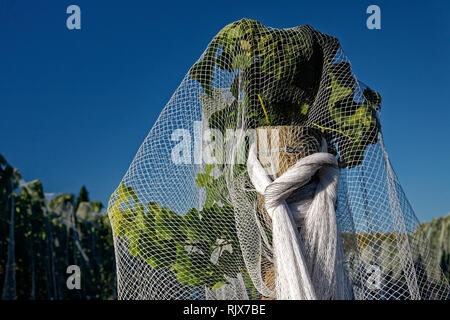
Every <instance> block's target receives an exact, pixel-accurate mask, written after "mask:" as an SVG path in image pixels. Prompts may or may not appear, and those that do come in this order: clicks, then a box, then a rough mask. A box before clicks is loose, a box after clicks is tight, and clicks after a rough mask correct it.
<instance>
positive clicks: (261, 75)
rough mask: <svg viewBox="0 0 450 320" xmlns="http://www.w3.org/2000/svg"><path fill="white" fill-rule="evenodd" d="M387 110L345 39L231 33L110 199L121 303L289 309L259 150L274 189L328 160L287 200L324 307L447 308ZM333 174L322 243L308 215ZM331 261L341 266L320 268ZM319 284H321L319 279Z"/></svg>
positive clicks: (307, 32)
mask: <svg viewBox="0 0 450 320" xmlns="http://www.w3.org/2000/svg"><path fill="white" fill-rule="evenodd" d="M380 104H381V96H380V94H379V93H377V92H376V91H374V90H372V89H370V88H369V87H367V86H366V85H364V84H363V83H361V82H359V81H358V80H357V78H356V77H355V75H354V74H353V72H352V69H351V65H350V62H349V60H348V58H347V57H346V56H345V54H344V53H343V51H342V49H341V47H340V44H339V41H338V40H337V39H336V38H333V37H331V36H329V35H326V34H323V33H320V32H318V31H316V30H314V29H313V28H311V27H310V26H300V27H294V28H290V29H274V28H268V27H265V26H263V25H262V24H260V23H259V22H257V21H254V20H248V19H242V20H239V21H237V22H234V23H232V24H229V25H227V26H226V27H225V28H223V29H222V30H221V31H220V32H219V33H218V34H217V35H216V36H215V37H214V38H213V40H212V41H211V42H210V43H209V45H208V46H207V48H206V51H205V52H204V53H203V55H202V56H201V57H200V59H199V60H198V61H197V62H196V63H195V64H194V65H193V66H192V68H191V69H190V70H189V72H188V74H187V75H186V76H185V78H184V79H183V81H182V83H181V85H180V86H179V87H178V89H177V90H176V91H175V93H174V95H173V96H172V98H171V99H170V101H169V102H168V104H167V105H166V106H165V108H164V109H163V111H162V112H161V114H160V116H159V118H158V120H157V121H156V123H155V125H154V126H153V128H152V129H151V130H150V133H149V134H148V136H147V138H146V139H145V140H144V142H143V143H142V145H141V147H140V148H139V150H138V152H137V154H136V156H135V158H134V160H133V162H132V163H131V166H130V168H129V169H128V171H127V173H126V174H125V176H124V178H123V180H122V182H121V183H120V185H119V186H118V188H117V189H116V191H115V192H114V193H113V195H112V196H111V200H110V203H109V208H108V213H109V217H110V221H111V225H112V228H113V233H114V243H115V252H116V263H117V278H118V296H119V298H121V299H274V298H283V297H282V296H277V292H278V289H277V286H278V285H281V284H279V281H278V280H277V275H278V273H277V268H281V267H282V266H281V264H280V261H283V257H280V256H279V255H278V256H276V254H275V251H274V247H275V246H274V241H278V240H277V239H279V238H278V237H277V238H276V237H275V235H274V234H273V232H272V231H273V230H274V229H273V225H272V219H273V218H274V217H273V216H272V215H271V214H270V212H269V211H270V210H269V209H268V208H265V206H266V205H267V202H265V199H264V198H265V197H267V195H266V194H264V193H263V192H258V191H257V190H256V187H255V185H254V183H253V180H252V179H251V177H250V176H249V168H248V166H249V165H248V163H249V162H248V161H249V159H250V158H251V152H252V151H251V150H254V149H252V146H253V147H254V148H256V150H257V151H256V152H257V153H256V154H257V157H258V159H259V160H258V161H260V162H261V165H262V167H264V168H265V169H266V170H268V171H267V172H268V176H270V177H271V179H272V180H274V179H277V178H279V177H281V176H282V175H283V173H285V172H286V171H287V172H286V174H288V173H289V172H292V170H291V171H289V170H288V169H289V168H290V167H292V166H294V165H295V164H296V163H297V162H298V161H299V160H301V159H304V160H306V159H310V158H311V156H314V154H316V153H318V152H320V154H322V155H323V153H324V152H327V153H328V154H331V155H332V157H330V156H329V155H328V158H331V160H327V161H328V162H327V163H326V164H324V165H323V167H321V168H322V169H318V171H317V172H312V173H311V177H310V178H309V180H308V181H307V182H305V183H304V184H302V185H299V186H298V187H295V186H294V187H291V189H290V192H291V191H292V193H291V194H290V196H286V197H284V198H283V201H285V202H283V203H285V204H286V206H288V207H289V208H290V209H289V210H291V211H292V212H293V213H292V216H293V219H294V220H295V221H294V222H295V224H296V227H297V229H296V231H295V235H294V237H296V239H299V243H300V244H301V246H302V247H303V248H302V249H301V250H303V252H304V259H305V261H306V265H307V268H306V269H307V270H306V271H305V272H306V273H308V274H310V276H309V275H308V276H307V277H306V278H308V279H310V280H311V281H312V283H313V287H314V288H313V290H315V291H316V294H315V297H316V298H323V299H352V298H353V299H445V298H448V294H449V290H448V283H447V282H446V279H445V277H444V276H443V275H442V272H441V271H440V268H439V261H438V259H437V257H436V256H435V255H434V254H433V250H432V249H433V248H430V247H429V245H428V241H427V239H426V238H425V236H424V235H423V232H422V230H421V228H420V224H419V221H418V220H417V218H416V216H415V214H414V211H413V210H412V208H411V206H410V204H409V203H408V201H407V199H406V197H405V195H404V193H403V190H402V188H401V186H400V184H399V182H398V179H397V177H396V175H395V173H394V171H393V169H392V167H391V164H390V161H389V159H388V155H387V153H386V150H385V148H384V145H383V138H382V134H381V126H380V122H379V114H378V113H379V109H380ZM275 133H276V134H275ZM324 150H325V151H324ZM328 158H327V159H328ZM274 159H275V160H276V161H275V160H274ZM330 161H331V162H330ZM334 162H335V163H334ZM274 163H276V165H275V171H273V170H272V172H269V171H270V170H271V169H273V165H274ZM333 166H334V167H335V168H338V170H337V171H336V172H337V173H338V178H339V182H338V184H336V188H337V190H336V196H337V201H334V200H333V199H334V198H330V199H331V200H330V201H334V203H335V207H334V208H331V209H332V210H333V211H332V212H333V217H328V218H329V220H327V221H328V222H327V223H317V229H313V230H312V231H311V234H313V233H316V234H319V236H318V240H317V241H316V242H314V241H311V239H310V238H311V234H310V235H309V236H307V235H306V234H307V232H306V231H304V230H307V229H308V227H307V226H306V222H305V221H306V220H307V219H316V217H311V212H312V211H311V210H313V209H312V207H313V205H312V204H311V203H312V201H313V199H314V197H315V195H317V194H319V193H320V192H321V191H317V190H319V189H317V188H319V187H318V186H319V184H320V181H322V180H320V179H321V177H320V175H321V173H323V172H324V170H325V169H323V168H325V167H327V168H329V167H331V168H332V167H333ZM280 179H281V178H280ZM330 181H331V180H330ZM333 181H335V180H333ZM294 189H296V190H294ZM293 190H294V191H293ZM311 190H312V191H311ZM266 200H267V199H266ZM268 212H269V213H268ZM318 212H319V211H318ZM320 212H322V211H320ZM334 212H335V216H334ZM308 213H310V214H309V217H308ZM328 218H327V219H328ZM274 221H275V220H274ZM333 224H335V225H336V228H334V229H333ZM333 230H337V231H336V232H335V233H333V232H334V231H333ZM323 232H325V233H326V232H329V234H331V235H334V234H336V237H335V238H333V236H331V237H328V236H325V234H323ZM321 235H322V238H327V240H326V241H328V244H324V243H323V242H324V241H325V240H323V239H322V238H321ZM308 237H309V238H308ZM307 238H308V239H307ZM328 238H329V239H328ZM321 239H322V240H321ZM322 247H323V248H326V249H327V250H328V249H330V248H331V249H332V250H331V251H326V250H325V251H323V252H331V253H332V255H333V257H332V258H329V257H328V258H327V257H318V256H319V255H320V254H319V253H320V252H321V248H322ZM319 258H320V259H322V260H323V261H325V260H327V259H328V260H332V261H331V262H330V261H328V260H327V261H328V262H324V263H323V264H322V262H321V261H322V260H320V259H319ZM319 260H320V261H319ZM277 261H278V262H277ZM327 263H328V265H330V264H331V269H330V270H331V271H330V272H328V271H326V270H328V269H326V268H327ZM338 266H340V267H342V270H343V271H342V272H340V273H339V274H340V275H338V272H337V271H336V270H337V269H338ZM319 269H320V270H319ZM319 271H321V273H322V275H323V276H321V277H318V276H314V275H315V274H316V275H317V274H319V273H318V272H319ZM338 278H339V280H338ZM315 279H324V280H323V281H325V282H327V284H326V285H325V287H324V286H322V287H321V288H328V289H326V290H321V289H320V288H319V287H318V285H316V283H315V281H316V280H315ZM317 281H319V280H317ZM338 282H339V284H338ZM344 282H345V283H344ZM294 285H297V284H294ZM298 285H301V284H298ZM337 286H340V287H345V290H341V289H340V288H337ZM330 288H331V289H330ZM339 290H341V291H340V292H344V291H345V294H343V293H341V294H340V293H338V291H339ZM319 291H320V292H321V293H320V294H319V293H318V292H319Z"/></svg>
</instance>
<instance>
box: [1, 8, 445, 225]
mask: <svg viewBox="0 0 450 320" xmlns="http://www.w3.org/2000/svg"><path fill="white" fill-rule="evenodd" d="M70 4H77V5H79V6H80V7H81V11H82V21H81V23H82V29H81V30H79V31H69V30H68V29H67V28H66V23H65V21H66V17H67V14H66V8H67V6H68V5H70ZM370 4H377V5H378V6H380V8H381V27H382V29H381V30H368V29H367V28H366V24H365V20H366V18H367V16H368V15H367V14H366V13H365V11H366V8H367V6H368V5H370ZM0 10H1V11H0V153H1V154H3V155H4V156H5V157H6V159H7V160H8V161H9V162H10V163H11V164H12V165H14V166H15V167H18V168H19V169H20V170H21V172H22V174H23V176H24V178H25V180H27V181H29V180H33V179H40V180H41V181H42V182H43V184H44V188H45V192H73V193H75V192H78V190H79V188H80V187H81V186H82V185H83V184H84V185H86V186H87V188H88V190H89V191H90V195H91V198H92V199H97V200H100V201H102V202H103V203H104V204H106V203H107V200H108V198H109V195H110V194H111V193H112V192H113V191H114V189H115V188H116V186H117V185H118V184H119V182H120V180H121V178H122V176H123V175H124V173H125V172H126V170H127V169H128V166H129V164H130V162H131V160H132V159H133V157H134V155H135V153H136V151H137V149H138V147H139V145H140V144H141V142H142V141H143V139H144V138H145V136H146V135H147V133H148V131H149V130H150V128H151V127H152V125H153V123H154V122H155V120H156V118H157V116H158V114H159V113H160V111H161V110H162V108H163V107H164V105H165V104H166V103H167V101H168V100H169V98H170V97H171V95H172V93H173V92H174V91H175V89H176V88H177V86H178V85H179V83H180V81H181V80H182V78H183V76H184V75H185V74H186V72H187V71H188V69H189V67H190V66H191V65H192V64H193V63H194V62H195V60H196V59H197V58H198V57H199V56H200V54H201V53H202V52H203V50H204V49H205V46H206V45H207V43H208V42H209V41H210V39H211V38H212V37H213V36H214V35H215V34H216V33H217V32H218V31H219V30H220V29H221V27H223V26H224V25H226V24H228V23H230V22H232V21H234V20H238V19H240V18H243V17H246V18H253V19H257V20H259V21H261V22H262V23H263V24H265V25H268V26H272V27H292V26H297V25H303V24H310V25H311V26H313V27H315V28H316V29H318V30H319V31H321V32H324V33H328V34H331V35H333V36H335V37H337V38H339V39H340V41H341V44H342V46H343V48H344V51H345V53H346V54H347V55H348V56H349V58H350V61H351V62H352V65H353V68H354V71H355V73H356V75H357V76H358V77H359V78H360V80H362V81H363V82H365V83H366V84H368V85H370V86H371V87H372V88H374V89H376V90H378V91H379V92H380V93H381V94H382V95H383V110H382V114H381V121H382V125H383V132H384V136H385V143H386V147H387V149H388V152H389V154H390V157H391V161H392V163H393V165H394V168H395V170H396V172H397V174H398V176H399V178H400V182H401V183H402V185H403V188H404V189H405V192H406V195H407V196H408V198H409V200H410V202H411V204H412V205H413V207H414V209H415V211H416V213H417V215H418V217H419V219H420V220H425V221H427V220H431V218H434V217H438V216H443V215H446V214H447V213H448V212H450V169H449V167H448V165H449V160H450V149H449V141H450V133H449V128H450V121H449V116H450V111H449V110H450V102H449V93H450V86H449V84H450V80H449V74H450V63H449V58H450V1H446V0H443V1H433V0H428V1H420V2H419V1H378V0H374V1H365V0H360V1H301V0H291V1H280V0H278V1H270V2H269V1H267V2H264V1H254V2H250V1H220V3H219V1H204V2H198V1H195V2H194V1H180V2H176V1H158V2H153V1H148V0H141V1H125V0H121V1H111V0H110V1H106V0H104V1H99V0H89V1H87V0H84V1H82V0H71V1H63V0H54V1H48V0H39V1H25V0H21V1H14V0H0Z"/></svg>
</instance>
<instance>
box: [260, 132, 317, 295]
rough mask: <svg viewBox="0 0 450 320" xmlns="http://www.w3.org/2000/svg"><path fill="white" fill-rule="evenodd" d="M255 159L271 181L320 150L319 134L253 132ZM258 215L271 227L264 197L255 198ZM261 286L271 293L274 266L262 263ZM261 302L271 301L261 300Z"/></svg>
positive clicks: (273, 280)
mask: <svg viewBox="0 0 450 320" xmlns="http://www.w3.org/2000/svg"><path fill="white" fill-rule="evenodd" d="M256 137H257V151H258V159H259V161H260V163H261V165H262V166H263V167H264V168H265V169H266V170H267V172H268V173H269V175H271V177H272V179H273V180H274V179H276V178H278V177H279V176H281V175H282V174H283V173H284V172H286V171H287V170H288V169H289V168H290V167H291V166H293V165H294V164H295V163H297V161H298V160H299V159H301V158H304V157H306V156H308V155H310V154H313V153H315V152H318V151H319V150H320V143H321V132H320V130H318V129H316V128H310V127H303V126H265V127H259V128H257V129H256ZM257 208H258V213H259V215H260V216H261V217H262V218H263V219H264V220H265V221H266V222H267V223H268V225H271V218H270V217H269V215H268V213H267V211H266V209H265V206H264V197H263V196H262V195H260V194H257ZM262 273H263V279H264V283H265V285H266V286H267V287H268V288H269V289H271V290H275V266H274V265H273V263H271V262H269V261H265V262H264V263H263V267H262ZM262 299H263V300H274V299H273V298H268V297H262Z"/></svg>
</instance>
